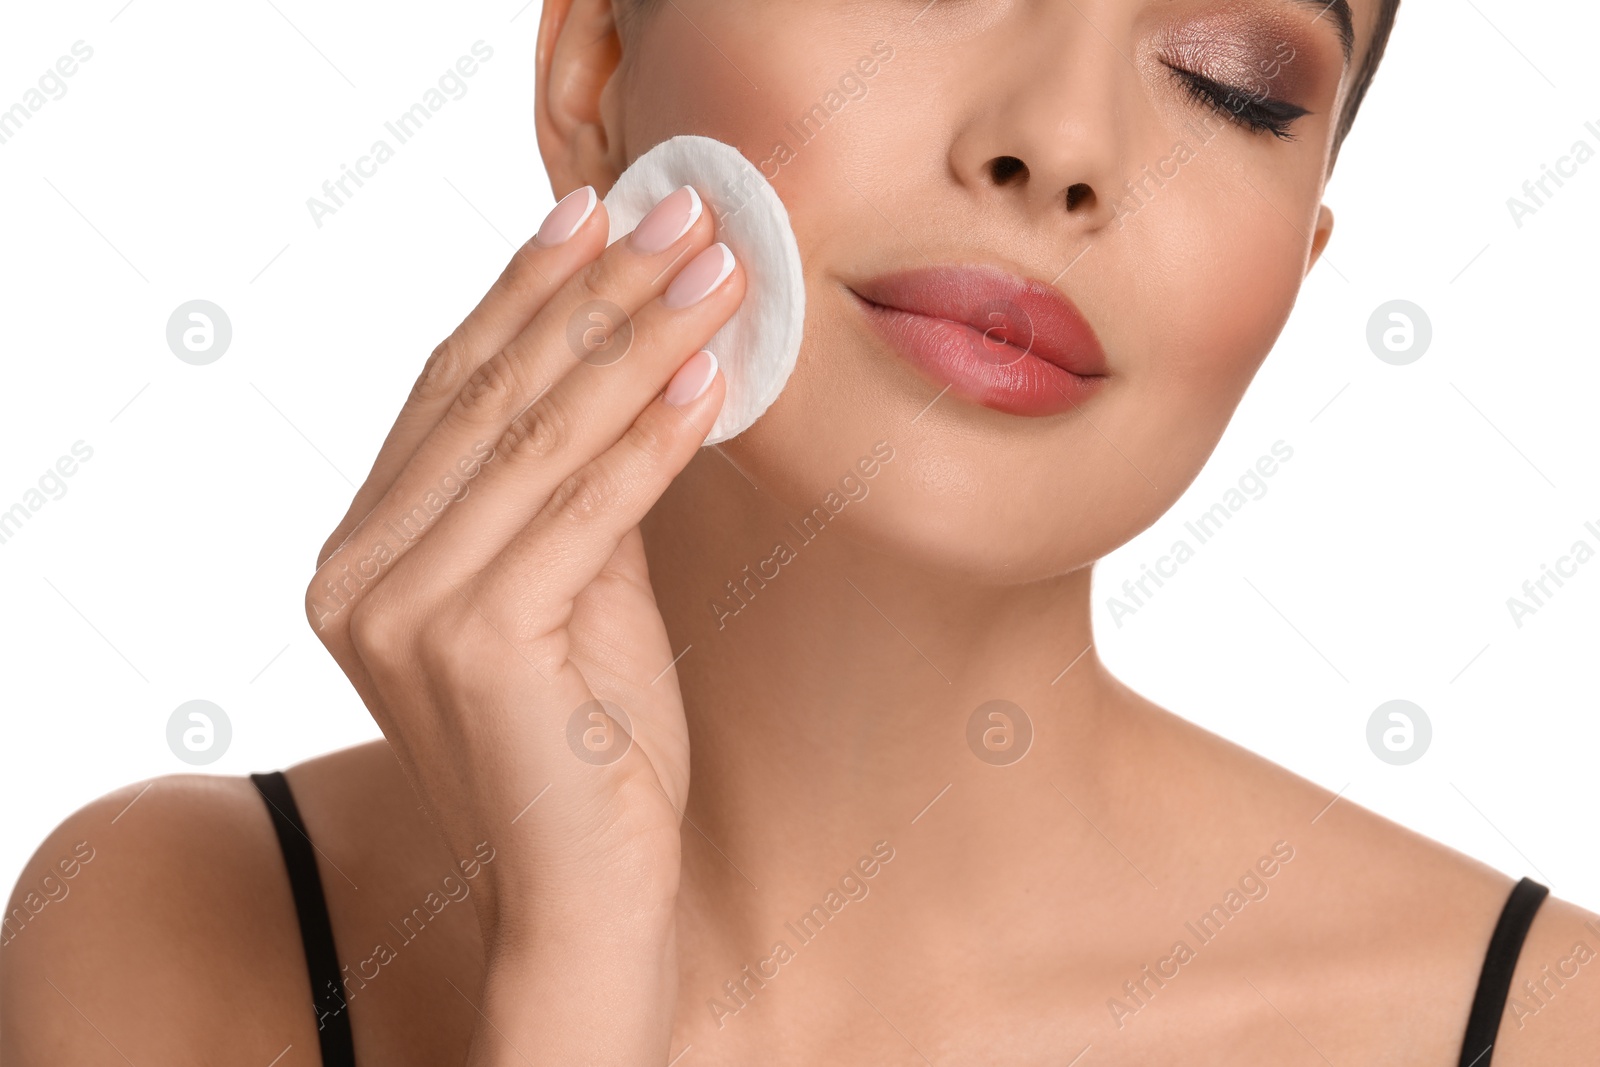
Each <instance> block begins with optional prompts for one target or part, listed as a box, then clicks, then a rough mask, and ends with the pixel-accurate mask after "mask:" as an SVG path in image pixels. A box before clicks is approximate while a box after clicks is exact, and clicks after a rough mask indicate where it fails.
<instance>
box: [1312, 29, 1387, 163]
mask: <svg viewBox="0 0 1600 1067" xmlns="http://www.w3.org/2000/svg"><path fill="white" fill-rule="evenodd" d="M1399 10H1400V0H1379V3H1378V17H1377V18H1376V19H1374V20H1373V23H1372V43H1371V44H1369V45H1367V51H1366V54H1365V55H1363V56H1362V57H1361V65H1360V66H1359V67H1357V68H1356V76H1355V80H1353V81H1352V82H1351V83H1350V95H1349V96H1348V97H1347V98H1346V99H1345V102H1344V111H1343V112H1341V113H1340V115H1339V127H1338V130H1337V132H1336V133H1335V134H1334V137H1333V155H1334V158H1335V159H1337V158H1338V156H1339V146H1340V145H1342V144H1344V139H1345V135H1346V134H1348V133H1349V132H1350V127H1351V125H1352V124H1353V123H1354V122H1355V121H1356V110H1357V109H1358V108H1360V107H1361V101H1362V99H1363V98H1364V97H1365V96H1366V95H1367V89H1368V87H1369V86H1371V85H1372V76H1373V75H1374V74H1376V73H1378V63H1379V62H1380V61H1382V59H1383V50H1384V47H1385V46H1386V45H1388V43H1389V32H1390V31H1391V30H1393V29H1394V17H1395V14H1396V12H1398V11H1399ZM1328 165H1329V166H1332V165H1333V160H1329V161H1328Z"/></svg>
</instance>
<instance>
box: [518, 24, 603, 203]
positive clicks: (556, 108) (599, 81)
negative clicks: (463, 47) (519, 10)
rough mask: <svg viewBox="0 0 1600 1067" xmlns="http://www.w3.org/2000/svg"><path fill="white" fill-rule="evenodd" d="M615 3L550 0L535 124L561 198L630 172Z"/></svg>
mask: <svg viewBox="0 0 1600 1067" xmlns="http://www.w3.org/2000/svg"><path fill="white" fill-rule="evenodd" d="M611 3H612V0H544V13H543V14H542V15H541V16H540V19H539V41H538V46H537V57H536V60H535V63H536V74H535V76H536V78H537V82H536V84H535V87H534V97H533V100H534V104H533V111H534V115H533V121H534V129H535V131H536V133H537V135H538V139H539V155H540V156H541V157H542V158H543V159H544V165H545V171H546V173H548V174H549V175H550V188H551V191H552V192H553V193H554V194H555V198H556V199H557V200H560V199H561V198H562V197H563V196H566V195H567V194H568V193H570V192H571V191H572V190H574V189H578V188H581V187H582V186H584V185H593V186H594V187H595V188H596V189H598V190H600V191H601V192H602V193H603V192H605V190H607V189H609V188H610V187H611V185H612V183H613V182H615V181H616V179H617V175H618V174H620V173H622V167H623V165H624V164H623V162H622V160H621V158H620V156H621V142H620V138H618V137H617V132H618V131H619V130H620V128H621V127H620V122H619V116H618V115H617V114H616V113H615V110H616V99H615V91H616V90H615V86H613V85H612V79H613V75H614V74H616V72H617V67H618V64H619V62H620V60H621V58H622V40H621V38H620V36H619V35H618V32H617V24H616V19H615V18H614V17H613V14H612V10H611ZM608 90H609V91H608Z"/></svg>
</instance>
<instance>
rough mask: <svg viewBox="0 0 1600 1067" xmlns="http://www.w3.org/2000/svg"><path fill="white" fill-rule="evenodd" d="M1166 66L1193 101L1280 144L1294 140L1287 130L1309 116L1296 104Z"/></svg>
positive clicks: (1193, 72)
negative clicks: (1272, 137)
mask: <svg viewBox="0 0 1600 1067" xmlns="http://www.w3.org/2000/svg"><path fill="white" fill-rule="evenodd" d="M1166 66H1167V69H1169V70H1171V71H1172V72H1173V73H1174V74H1175V75H1177V77H1178V81H1179V82H1180V83H1181V84H1182V85H1183V87H1184V89H1185V90H1186V91H1187V92H1188V94H1189V95H1190V96H1191V97H1192V98H1193V99H1194V100H1196V101H1197V102H1199V103H1201V104H1204V105H1205V106H1207V107H1209V108H1211V109H1212V110H1214V111H1217V112H1219V113H1220V114H1221V115H1222V116H1223V117H1224V118H1226V119H1227V120H1228V121H1229V122H1232V123H1234V124H1235V125H1238V126H1241V127H1243V128H1245V129H1247V130H1250V131H1251V132H1252V133H1270V134H1272V135H1273V136H1274V137H1277V138H1278V139H1280V140H1283V141H1292V140H1294V139H1295V137H1294V134H1293V133H1292V132H1291V131H1290V126H1291V125H1292V124H1293V123H1294V120H1295V119H1298V118H1300V117H1302V116H1304V115H1309V114H1311V112H1310V111H1309V110H1307V109H1306V108H1303V107H1301V106H1300V105H1299V104H1291V103H1290V102H1289V101H1287V100H1277V99H1274V98H1272V97H1270V96H1267V95H1266V94H1265V93H1263V92H1261V91H1259V90H1256V91H1252V90H1247V89H1241V88H1238V87H1236V86H1232V85H1224V84H1223V83H1222V82H1219V81H1216V80H1215V79H1213V78H1208V77H1206V76H1205V75H1204V74H1198V73H1196V72H1195V71H1192V70H1185V69H1184V68H1182V67H1175V66H1173V65H1172V64H1170V63H1168V64H1166Z"/></svg>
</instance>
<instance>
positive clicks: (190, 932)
mask: <svg viewBox="0 0 1600 1067" xmlns="http://www.w3.org/2000/svg"><path fill="white" fill-rule="evenodd" d="M288 778H289V782H290V786H291V788H292V789H293V791H294V795H295V798H296V800H297V802H298V806H299V807H300V814H301V818H302V820H303V821H304V823H305V825H306V829H307V832H308V834H309V835H310V837H311V839H312V840H313V841H314V842H315V848H316V850H317V854H318V863H317V865H318V873H319V876H320V878H321V881H322V884H323V887H324V892H325V895H326V896H327V898H328V905H329V913H330V916H331V917H332V922H333V926H334V931H335V941H336V944H337V946H338V950H339V955H340V960H341V962H344V961H346V960H347V959H354V960H360V959H364V958H366V956H367V955H368V952H369V951H370V946H368V949H367V950H366V951H363V950H361V948H360V946H361V940H358V938H360V937H361V935H363V934H364V933H365V931H366V930H367V929H369V928H370V927H371V926H373V925H374V924H378V925H382V921H381V920H379V919H378V918H377V916H379V915H381V914H384V909H385V908H388V907H391V906H393V902H394V901H395V900H396V899H407V900H408V899H409V897H410V895H413V894H417V895H419V899H420V893H421V887H422V886H423V885H424V884H426V883H427V882H429V881H430V880H437V877H438V875H437V873H436V872H435V871H434V868H435V867H438V866H440V865H442V864H448V863H449V859H448V858H447V857H443V856H442V855H440V852H441V851H442V850H441V847H440V846H439V845H438V844H437V842H436V841H435V839H434V837H433V835H432V833H431V828H430V827H429V826H428V825H427V822H426V819H425V818H424V817H423V815H422V814H421V812H420V811H419V810H417V806H416V801H415V798H414V796H413V795H412V794H411V791H410V789H409V787H408V786H407V785H406V783H405V781H404V778H403V776H401V775H400V773H399V769H398V767H397V766H396V765H395V763H394V760H393V758H392V756H390V754H389V751H388V748H387V745H385V744H383V743H381V742H379V743H375V744H371V745H363V746H359V747H357V748H354V749H347V750H344V751H342V752H337V753H332V754H330V755H327V756H323V757H319V758H318V759H315V760H310V761H307V762H305V763H302V764H299V765H297V766H295V767H293V768H291V769H290V770H289V772H288ZM363 883H365V886H364V888H361V889H358V888H356V887H358V886H363ZM363 893H365V895H364V896H363V895H362V894H363ZM456 911H457V913H458V914H455V915H451V916H445V915H433V914H430V915H429V918H430V920H436V921H434V922H431V923H430V925H432V926H433V929H434V930H435V931H436V935H437V936H435V937H434V938H433V942H432V943H431V944H430V945H428V946H427V947H426V948H418V949H414V950H412V953H411V955H412V956H413V957H415V958H416V959H417V960H419V961H420V960H422V959H424V958H428V957H431V959H430V963H431V962H437V961H439V960H441V959H446V958H449V957H451V956H452V954H453V956H454V957H455V959H456V961H457V962H456V963H455V965H454V970H452V971H451V972H450V973H452V974H454V975H455V976H456V977H457V978H459V979H460V981H462V982H466V983H469V985H470V984H471V983H472V981H473V979H472V978H471V976H470V975H471V972H472V968H473V961H474V960H475V958H476V956H475V953H476V926H475V924H474V923H473V922H472V921H471V918H472V917H471V915H470V913H469V909H467V908H465V907H462V908H457V909H456ZM405 914H406V910H405V909H404V908H398V909H397V910H396V911H395V912H394V914H393V919H394V921H399V920H400V918H401V917H402V916H404V915H405ZM6 915H7V918H6V921H5V924H4V928H3V947H0V1060H3V1061H4V1062H5V1063H6V1064H8V1065H11V1064H15V1065H16V1067H32V1065H34V1064H46V1063H51V1064H54V1063H62V1062H72V1063H75V1064H87V1065H93V1064H100V1063H106V1064H126V1063H127V1062H130V1061H131V1062H134V1063H144V1062H157V1063H174V1064H189V1063H196V1064H198V1063H214V1062H241V1063H257V1062H259V1063H263V1064H265V1063H270V1062H273V1061H274V1058H275V1057H279V1056H280V1055H281V1056H282V1057H283V1058H282V1060H281V1061H279V1062H280V1065H281V1067H293V1065H294V1064H296V1063H306V1064H314V1063H317V1062H319V1061H318V1056H317V1042H318V1039H317V1019H316V1016H315V1013H314V1011H313V1008H312V1004H311V992H310V984H309V979H308V976H307V970H306V963H305V956H304V952H303V950H302V948H301V941H300V931H299V923H298V920H297V917H296V914H295V910H294V903H293V897H292V895H291V892H290V888H289V883H288V876H287V872H286V868H285V865H284V860H283V856H282V852H281V850H280V848H279V845H278V841H277V835H276V831H275V830H274V828H273V824H272V820H271V817H270V815H269V809H268V808H267V806H266V804H264V802H263V799H262V797H261V795H260V794H259V793H258V792H257V790H256V788H255V785H254V783H252V782H251V781H250V780H249V779H248V778H246V777H225V776H216V775H199V774H182V775H172V776H167V777H161V778H156V779H153V780H151V781H147V782H140V783H135V784H133V785H129V786H126V787H124V788H122V789H119V790H117V791H115V792H113V793H109V794H107V795H106V796H104V797H101V798H100V799H98V800H96V801H94V802H93V803H91V804H88V805H87V806H85V807H84V808H82V809H80V810H79V811H77V812H75V813H73V814H72V815H71V816H69V817H68V818H67V819H65V820H64V821H63V822H62V823H61V825H60V826H58V827H57V828H56V830H55V831H54V832H52V833H51V834H50V836H49V837H48V838H47V839H46V840H45V841H44V843H43V844H41V845H40V847H39V849H38V850H37V851H36V852H35V854H34V856H33V858H32V860H30V862H29V863H28V865H27V867H26V868H25V869H24V871H23V873H22V875H21V877H20V878H19V879H18V882H17V885H16V887H15V889H14V890H13V892H12V894H11V898H10V901H9V903H8V905H7V913H6ZM463 919H464V920H466V922H465V923H463V922H462V921H461V920H463ZM394 939H395V937H394V935H391V936H390V940H391V941H392V940H394ZM414 969H415V968H414ZM435 977H437V976H435ZM376 984H377V983H374V985H376ZM413 984H414V983H409V982H407V981H406V979H405V977H404V976H401V975H397V976H394V977H393V980H392V981H389V982H388V984H387V986H386V987H383V986H379V988H377V989H375V990H373V992H372V995H371V996H369V997H368V998H367V1005H366V1006H365V1010H364V1011H362V1010H359V1007H360V1006H359V1004H358V1003H353V1004H352V1005H351V1018H352V1022H353V1023H360V1022H362V1018H361V1017H362V1016H363V1015H365V1016H366V1017H367V1019H368V1020H370V1021H379V1020H380V1019H383V1020H384V1021H385V1024H387V1020H386V1019H385V1018H384V1017H385V1016H387V1015H388V1014H389V1013H390V1012H398V1013H401V1014H404V1013H405V1011H406V1007H407V1006H406V1005H405V1004H404V1003H403V1001H404V999H405V998H406V997H407V996H408V995H410V994H411V993H412V989H411V986H412V985H413ZM438 984H439V985H440V988H443V986H442V983H438ZM463 988H468V986H463ZM444 991H445V992H446V993H448V992H449V991H448V989H447V988H445V990H444ZM433 999H434V1000H435V1001H437V1000H438V997H437V996H436V995H435V997H434V998H433ZM413 1014H414V1013H413ZM431 1021H433V1022H438V1021H439V1020H438V1019H437V1018H435V1019H433V1020H431ZM445 1022H446V1023H448V1017H447V1018H446V1019H445ZM360 1029H365V1027H364V1026H362V1027H360ZM403 1029H404V1028H402V1030H403ZM443 1029H444V1030H445V1031H446V1036H451V1034H450V1031H452V1029H453V1028H452V1027H450V1026H449V1025H446V1026H444V1027H443ZM359 1036H360V1035H359V1034H358V1037H359ZM429 1044H431V1042H429ZM398 1062H405V1060H404V1059H400V1060H398Z"/></svg>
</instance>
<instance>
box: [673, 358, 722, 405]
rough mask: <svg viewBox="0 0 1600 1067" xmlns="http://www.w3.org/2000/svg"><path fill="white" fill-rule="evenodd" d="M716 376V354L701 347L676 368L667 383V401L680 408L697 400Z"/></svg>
mask: <svg viewBox="0 0 1600 1067" xmlns="http://www.w3.org/2000/svg"><path fill="white" fill-rule="evenodd" d="M716 376H717V357H716V354H715V353H713V352H712V351H711V350H710V349H709V348H702V349H701V350H700V351H698V352H696V353H695V354H694V355H692V356H690V357H689V358H688V360H687V361H685V363H684V364H683V366H681V367H679V368H678V373H676V374H674V375H673V376H672V381H670V382H668V383H667V391H666V401H667V403H669V404H671V405H672V406H673V407H675V408H681V407H683V406H684V405H685V404H688V403H689V402H690V401H693V400H698V399H699V398H700V397H701V395H702V394H704V393H705V391H706V390H707V389H708V388H710V386H711V379H713V378H715V377H716Z"/></svg>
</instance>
